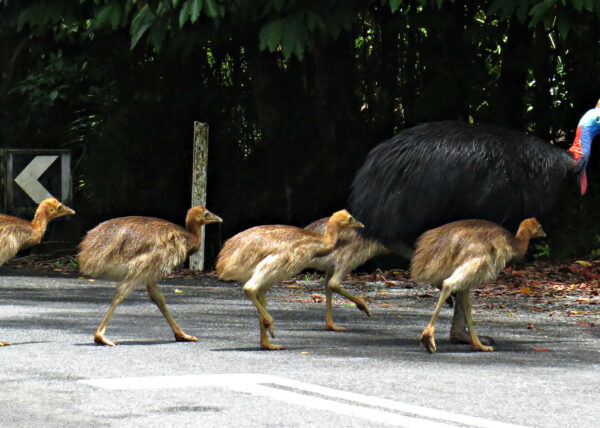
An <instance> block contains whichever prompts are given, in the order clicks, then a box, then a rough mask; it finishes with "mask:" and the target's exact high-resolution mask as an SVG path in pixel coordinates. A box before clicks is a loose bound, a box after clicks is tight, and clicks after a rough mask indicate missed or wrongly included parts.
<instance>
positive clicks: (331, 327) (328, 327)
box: [325, 321, 347, 331]
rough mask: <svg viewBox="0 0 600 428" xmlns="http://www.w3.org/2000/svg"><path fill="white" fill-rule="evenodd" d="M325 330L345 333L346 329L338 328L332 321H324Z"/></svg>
mask: <svg viewBox="0 0 600 428" xmlns="http://www.w3.org/2000/svg"><path fill="white" fill-rule="evenodd" d="M325 330H329V331H346V330H347V328H346V327H339V326H337V325H335V324H334V323H333V321H325Z"/></svg>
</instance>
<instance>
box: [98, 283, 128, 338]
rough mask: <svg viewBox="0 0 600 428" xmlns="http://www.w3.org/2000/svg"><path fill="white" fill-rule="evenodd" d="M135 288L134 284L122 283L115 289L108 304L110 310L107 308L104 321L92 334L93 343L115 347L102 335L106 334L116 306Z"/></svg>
mask: <svg viewBox="0 0 600 428" xmlns="http://www.w3.org/2000/svg"><path fill="white" fill-rule="evenodd" d="M134 288H135V283H129V282H124V283H122V284H121V285H119V287H117V291H115V296H114V297H113V300H112V303H111V304H110V308H108V312H106V315H105V316H104V319H103V320H102V322H101V323H100V326H99V327H98V330H96V333H94V342H96V343H97V344H98V345H107V346H115V345H116V343H114V342H112V341H110V340H108V339H107V338H106V337H104V333H105V332H106V325H107V324H108V321H109V320H110V318H111V317H112V315H113V313H114V312H115V309H116V308H117V306H119V305H120V304H121V302H122V301H123V300H124V299H125V297H127V296H129V294H130V293H131V292H132V291H133V289H134Z"/></svg>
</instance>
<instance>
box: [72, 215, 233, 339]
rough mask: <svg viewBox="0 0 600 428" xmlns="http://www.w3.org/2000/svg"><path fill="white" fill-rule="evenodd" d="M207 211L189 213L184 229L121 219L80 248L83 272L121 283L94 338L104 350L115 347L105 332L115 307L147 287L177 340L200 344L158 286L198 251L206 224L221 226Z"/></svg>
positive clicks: (87, 238) (149, 219)
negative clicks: (177, 318)
mask: <svg viewBox="0 0 600 428" xmlns="http://www.w3.org/2000/svg"><path fill="white" fill-rule="evenodd" d="M222 221H223V220H221V218H220V217H218V216H216V215H214V214H213V213H211V212H210V211H208V210H207V209H206V208H204V207H202V206H200V205H198V206H196V207H194V208H190V209H189V210H188V212H187V215H186V218H185V226H186V228H185V229H184V228H183V227H181V226H178V225H176V224H173V223H170V222H168V221H166V220H162V219H159V218H154V217H140V216H132V217H120V218H115V219H112V220H107V221H105V222H104V223H100V224H99V225H98V226H96V227H94V228H93V229H92V230H90V231H89V232H88V233H87V234H86V236H85V238H84V239H83V241H81V243H80V244H79V256H78V257H79V269H80V270H81V272H82V273H84V274H86V275H89V276H95V277H103V278H107V279H110V280H111V281H116V282H119V283H120V284H119V286H118V287H117V291H116V292H115V295H114V298H113V301H112V303H111V305H110V308H109V309H108V312H107V313H106V316H105V317H104V319H103V320H102V323H101V324H100V326H99V327H98V329H97V330H96V333H95V334H94V342H96V343H97V344H99V345H108V346H114V345H115V343H114V342H112V341H111V340H108V339H107V338H106V337H105V336H104V333H105V331H106V325H107V324H108V321H109V320H110V318H111V317H112V315H113V312H114V311H115V309H116V307H117V306H118V305H119V304H120V303H121V302H122V301H123V300H124V299H125V298H126V297H127V296H128V295H129V294H130V293H131V292H132V291H133V290H134V289H135V288H137V287H140V286H142V287H143V286H146V290H147V291H148V296H149V297H150V299H151V300H152V301H153V302H154V303H155V304H156V306H158V309H160V311H161V312H162V314H163V316H164V317H165V319H166V320H167V322H168V323H169V326H170V327H171V329H172V330H173V334H174V335H175V340H177V341H196V340H198V339H196V338H195V337H194V336H190V335H188V334H186V333H184V331H183V330H182V329H181V327H179V325H177V323H176V322H175V320H174V319H173V317H171V314H170V313H169V311H168V309H167V305H166V301H165V296H163V294H162V293H161V292H160V291H159V289H158V285H157V282H158V281H159V280H160V279H162V278H164V277H165V276H167V275H168V274H169V273H170V272H171V270H172V269H173V268H174V267H175V266H177V265H179V264H181V263H183V262H184V261H185V259H186V258H187V257H188V255H190V254H192V253H194V252H196V251H197V250H198V249H199V248H200V245H201V243H202V225H204V224H208V223H215V222H218V223H220V222H222Z"/></svg>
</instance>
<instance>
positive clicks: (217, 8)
mask: <svg viewBox="0 0 600 428" xmlns="http://www.w3.org/2000/svg"><path fill="white" fill-rule="evenodd" d="M204 10H205V12H206V15H208V16H209V17H211V18H218V17H220V16H222V15H223V14H224V13H225V8H224V7H223V5H221V4H219V3H217V2H216V0H206V8H205V9H204Z"/></svg>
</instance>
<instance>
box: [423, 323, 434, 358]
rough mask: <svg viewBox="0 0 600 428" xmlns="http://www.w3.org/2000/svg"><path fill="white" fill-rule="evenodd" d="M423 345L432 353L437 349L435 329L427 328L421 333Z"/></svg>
mask: <svg viewBox="0 0 600 428" xmlns="http://www.w3.org/2000/svg"><path fill="white" fill-rule="evenodd" d="M421 345H422V346H424V347H425V349H427V350H428V351H429V352H431V353H432V354H433V353H435V351H436V350H437V348H436V346H435V337H434V335H433V330H430V329H428V328H426V329H425V330H423V334H422V335H421Z"/></svg>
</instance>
